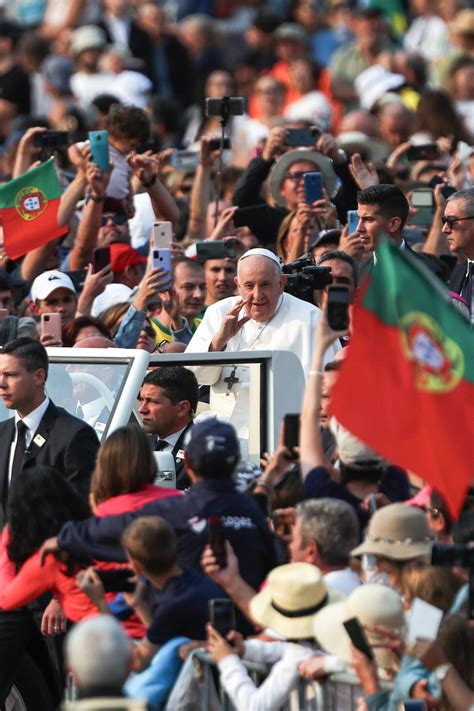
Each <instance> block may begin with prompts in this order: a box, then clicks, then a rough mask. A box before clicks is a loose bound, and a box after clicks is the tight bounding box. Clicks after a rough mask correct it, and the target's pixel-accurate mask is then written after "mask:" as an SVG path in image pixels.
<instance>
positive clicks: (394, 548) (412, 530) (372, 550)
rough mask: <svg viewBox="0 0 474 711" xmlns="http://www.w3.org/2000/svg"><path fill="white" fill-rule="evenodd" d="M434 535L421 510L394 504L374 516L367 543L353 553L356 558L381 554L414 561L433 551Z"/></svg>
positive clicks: (370, 524)
mask: <svg viewBox="0 0 474 711" xmlns="http://www.w3.org/2000/svg"><path fill="white" fill-rule="evenodd" d="M432 542H433V536H432V535H431V532H430V529H429V527H428V522H427V520H426V517H425V514H424V513H423V511H421V509H418V508H415V507H413V506H405V504H401V503H400V504H390V505H389V506H384V507H383V508H382V509H379V510H378V511H376V512H375V513H374V515H373V516H372V518H371V519H370V523H369V530H368V532H367V537H366V539H365V541H364V542H363V543H362V544H361V545H360V546H357V548H354V550H353V551H352V552H351V554H352V555H353V556H358V555H363V554H364V553H368V554H369V555H380V556H383V557H384V558H389V559H390V560H400V561H404V560H411V559H412V558H418V556H421V555H427V554H428V553H429V552H430V549H431V544H432Z"/></svg>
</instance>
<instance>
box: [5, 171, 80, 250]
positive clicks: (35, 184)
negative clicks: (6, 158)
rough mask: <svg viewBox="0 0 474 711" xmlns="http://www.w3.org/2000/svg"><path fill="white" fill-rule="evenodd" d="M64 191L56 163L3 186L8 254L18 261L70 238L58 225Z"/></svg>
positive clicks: (65, 228)
mask: <svg viewBox="0 0 474 711" xmlns="http://www.w3.org/2000/svg"><path fill="white" fill-rule="evenodd" d="M61 195H62V189H61V185H60V182H59V179H58V176H57V174H56V170H55V168H54V163H53V159H52V158H51V159H50V160H48V161H47V162H46V163H43V164H42V165H40V166H38V167H37V168H33V169H32V170H29V171H28V172H27V173H24V174H23V175H20V176H19V177H18V178H14V179H13V180H10V181H9V182H8V183H5V185H2V186H0V220H1V223H2V226H3V239H4V247H5V251H6V253H7V254H8V256H9V257H10V258H11V259H18V257H22V256H23V255H24V254H26V253H27V252H30V251H31V250H32V249H36V248H37V247H41V245H43V244H46V243H47V242H50V241H51V240H53V239H57V238H58V237H62V236H63V235H65V234H67V232H68V227H67V226H66V227H60V226H59V225H58V208H59V203H60V200H61Z"/></svg>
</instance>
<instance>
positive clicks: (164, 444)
mask: <svg viewBox="0 0 474 711" xmlns="http://www.w3.org/2000/svg"><path fill="white" fill-rule="evenodd" d="M169 446H170V443H169V442H167V441H166V440H165V439H158V440H157V441H156V445H155V452H162V451H163V449H166V447H169Z"/></svg>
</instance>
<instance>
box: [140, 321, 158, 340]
mask: <svg viewBox="0 0 474 711" xmlns="http://www.w3.org/2000/svg"><path fill="white" fill-rule="evenodd" d="M142 331H144V332H145V333H146V335H147V336H149V337H150V338H154V337H155V329H154V328H153V326H150V325H149V324H146V325H145V326H143V328H142Z"/></svg>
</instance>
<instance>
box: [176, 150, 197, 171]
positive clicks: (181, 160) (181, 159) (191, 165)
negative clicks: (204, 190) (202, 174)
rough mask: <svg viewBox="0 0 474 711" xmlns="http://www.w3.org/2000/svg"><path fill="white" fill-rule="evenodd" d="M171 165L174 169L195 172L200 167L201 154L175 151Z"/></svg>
mask: <svg viewBox="0 0 474 711" xmlns="http://www.w3.org/2000/svg"><path fill="white" fill-rule="evenodd" d="M170 163H171V165H172V166H173V168H182V169H184V170H194V169H195V168H197V167H198V165H199V153H196V152H195V151H175V152H174V153H172V154H171V158H170Z"/></svg>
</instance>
